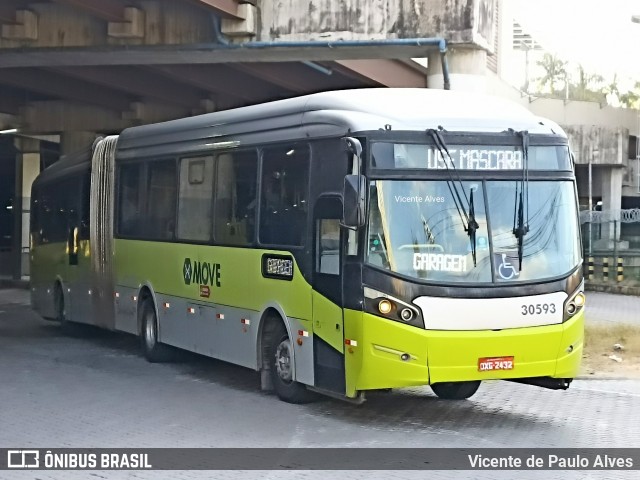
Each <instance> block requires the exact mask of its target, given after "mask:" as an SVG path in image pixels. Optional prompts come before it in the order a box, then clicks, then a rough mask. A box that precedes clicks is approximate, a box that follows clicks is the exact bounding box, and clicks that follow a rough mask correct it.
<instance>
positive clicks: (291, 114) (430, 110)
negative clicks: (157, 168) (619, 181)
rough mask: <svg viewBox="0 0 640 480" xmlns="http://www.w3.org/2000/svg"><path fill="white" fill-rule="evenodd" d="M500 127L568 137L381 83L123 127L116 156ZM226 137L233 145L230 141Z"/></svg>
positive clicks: (528, 118) (479, 107)
mask: <svg viewBox="0 0 640 480" xmlns="http://www.w3.org/2000/svg"><path fill="white" fill-rule="evenodd" d="M385 125H390V126H391V128H392V129H393V130H405V131H406V130H415V131H424V130H426V129H429V128H438V127H442V128H444V129H445V130H448V131H452V132H502V131H504V130H507V129H509V128H512V129H514V130H528V131H529V133H531V134H555V135H559V136H562V137H566V135H565V134H564V132H563V131H562V129H561V128H560V127H559V126H558V125H557V124H555V123H554V122H552V121H549V120H546V119H541V118H539V117H536V116H535V115H533V114H532V113H531V112H530V111H528V110H527V109H526V108H524V107H522V106H520V105H518V104H516V103H513V102H510V101H507V100H504V99H502V98H498V97H492V96H488V95H482V94H478V93H471V92H457V91H445V90H435V89H413V88H399V89H394V88H380V89H359V90H341V91H333V92H322V93H316V94H312V95H306V96H302V97H297V98H290V99H286V100H278V101H275V102H270V103H265V104H261V105H253V106H248V107H242V108H237V109H233V110H226V111H221V112H215V113H209V114H206V115H199V116H196V117H189V118H183V119H179V120H172V121H169V122H164V123H159V124H153V125H144V126H140V127H133V128H129V129H126V130H124V131H123V132H122V134H121V135H120V139H119V142H118V153H117V159H118V160H128V159H134V158H139V157H157V156H162V155H176V154H177V155H181V154H188V153H197V152H199V151H201V152H204V151H211V150H213V149H216V148H225V147H229V146H230V145H233V146H242V145H255V144H265V143H271V142H279V141H295V140H301V139H305V138H308V137H313V138H317V137H330V136H340V135H347V134H350V133H355V132H360V131H369V130H378V129H382V128H385ZM228 142H233V144H230V143H228Z"/></svg>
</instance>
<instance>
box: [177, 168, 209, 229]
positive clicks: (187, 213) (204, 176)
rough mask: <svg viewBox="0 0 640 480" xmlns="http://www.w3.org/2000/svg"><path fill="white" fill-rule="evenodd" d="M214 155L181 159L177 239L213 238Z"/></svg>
mask: <svg viewBox="0 0 640 480" xmlns="http://www.w3.org/2000/svg"><path fill="white" fill-rule="evenodd" d="M212 204H213V157H211V156H209V157H198V158H183V159H182V160H181V161H180V194H179V197H178V238H179V239H181V240H195V241H201V242H208V241H209V240H210V239H211V224H212Z"/></svg>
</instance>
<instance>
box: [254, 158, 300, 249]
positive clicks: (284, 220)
mask: <svg viewBox="0 0 640 480" xmlns="http://www.w3.org/2000/svg"><path fill="white" fill-rule="evenodd" d="M261 188H262V190H261V192H262V193H261V198H260V242H261V243H265V244H271V245H302V244H303V238H304V236H305V233H306V231H307V229H306V225H307V213H308V211H309V209H308V191H309V148H308V147H307V146H306V145H294V146H289V147H275V148H268V149H265V150H264V153H263V160H262V180H261Z"/></svg>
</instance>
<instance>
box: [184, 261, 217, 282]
mask: <svg viewBox="0 0 640 480" xmlns="http://www.w3.org/2000/svg"><path fill="white" fill-rule="evenodd" d="M182 276H183V278H184V283H185V285H191V284H192V283H193V284H195V285H210V286H212V287H213V286H214V285H215V286H216V287H219V286H220V264H219V263H210V262H197V261H191V259H190V258H185V259H184V264H183V265H182Z"/></svg>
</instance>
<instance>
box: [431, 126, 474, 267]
mask: <svg viewBox="0 0 640 480" xmlns="http://www.w3.org/2000/svg"><path fill="white" fill-rule="evenodd" d="M427 133H428V134H429V135H431V137H432V138H433V143H434V144H435V146H436V148H437V149H438V152H439V153H440V155H441V156H442V160H443V161H444V165H445V167H446V169H447V173H448V174H449V180H448V181H447V186H448V187H449V192H451V197H452V198H453V203H454V204H455V206H456V209H457V210H458V215H460V220H461V221H462V228H463V229H464V231H465V233H466V234H467V235H469V242H470V243H471V254H472V256H473V266H474V267H475V266H476V231H477V230H478V228H480V225H478V222H476V217H475V212H474V208H473V190H471V195H470V197H471V200H469V199H468V198H467V194H466V193H465V191H464V186H463V185H462V180H461V179H460V176H459V175H458V171H457V170H456V166H455V164H454V163H453V158H451V154H450V153H449V149H448V148H447V144H446V143H445V141H444V139H443V138H442V134H441V133H440V132H439V131H438V130H434V129H433V128H430V129H428V130H427ZM445 153H446V154H447V157H448V159H449V161H447V157H445V156H444V154H445ZM449 162H451V168H449ZM451 170H453V171H454V172H455V174H456V179H457V181H458V183H459V184H460V190H462V196H461V195H460V192H459V191H458V187H457V185H456V179H454V178H453V174H452V173H451ZM462 197H464V200H465V202H466V204H467V206H468V208H469V213H467V210H466V209H465V205H464V203H463V201H462Z"/></svg>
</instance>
